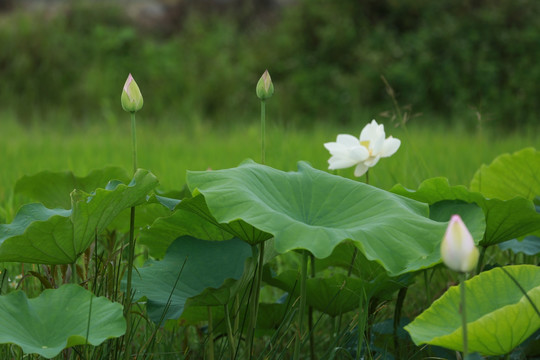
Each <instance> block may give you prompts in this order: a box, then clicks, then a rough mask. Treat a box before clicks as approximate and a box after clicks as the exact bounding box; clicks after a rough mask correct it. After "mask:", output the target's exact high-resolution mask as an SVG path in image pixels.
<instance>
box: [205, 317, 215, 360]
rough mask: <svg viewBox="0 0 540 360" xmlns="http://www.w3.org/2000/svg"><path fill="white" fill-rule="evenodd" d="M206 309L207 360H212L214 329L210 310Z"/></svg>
mask: <svg viewBox="0 0 540 360" xmlns="http://www.w3.org/2000/svg"><path fill="white" fill-rule="evenodd" d="M207 308H208V359H209V360H214V328H213V324H212V308H211V307H210V306H207Z"/></svg>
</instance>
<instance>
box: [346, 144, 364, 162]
mask: <svg viewBox="0 0 540 360" xmlns="http://www.w3.org/2000/svg"><path fill="white" fill-rule="evenodd" d="M349 156H350V157H351V159H355V160H356V162H362V161H364V160H366V159H367V158H368V157H369V151H368V149H366V147H365V146H362V145H360V146H355V147H353V148H350V149H349Z"/></svg>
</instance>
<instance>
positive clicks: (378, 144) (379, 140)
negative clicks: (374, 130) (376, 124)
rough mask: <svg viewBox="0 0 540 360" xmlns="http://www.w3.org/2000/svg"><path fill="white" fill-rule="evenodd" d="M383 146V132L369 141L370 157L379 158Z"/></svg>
mask: <svg viewBox="0 0 540 360" xmlns="http://www.w3.org/2000/svg"><path fill="white" fill-rule="evenodd" d="M383 145H384V132H383V133H382V134H381V133H380V132H379V134H378V135H377V137H376V138H374V139H373V140H371V142H370V143H369V147H370V150H371V155H372V156H379V155H380V154H381V152H382V150H383Z"/></svg>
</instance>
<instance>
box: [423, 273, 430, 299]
mask: <svg viewBox="0 0 540 360" xmlns="http://www.w3.org/2000/svg"><path fill="white" fill-rule="evenodd" d="M423 272H424V291H425V292H426V307H429V305H430V304H431V293H430V291H429V290H430V286H429V279H428V273H427V269H425V270H424V271H423Z"/></svg>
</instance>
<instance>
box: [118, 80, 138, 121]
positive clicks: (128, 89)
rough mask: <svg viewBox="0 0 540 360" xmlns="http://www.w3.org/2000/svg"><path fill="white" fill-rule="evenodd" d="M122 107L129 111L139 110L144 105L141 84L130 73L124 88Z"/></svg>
mask: <svg viewBox="0 0 540 360" xmlns="http://www.w3.org/2000/svg"><path fill="white" fill-rule="evenodd" d="M121 101H122V108H123V109H124V110H125V111H127V112H131V113H134V112H137V111H139V110H141V109H142V107H143V97H142V94H141V90H139V86H138V85H137V83H136V82H135V79H133V76H131V74H129V76H128V78H127V80H126V83H125V84H124V89H123V90H122V97H121Z"/></svg>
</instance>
